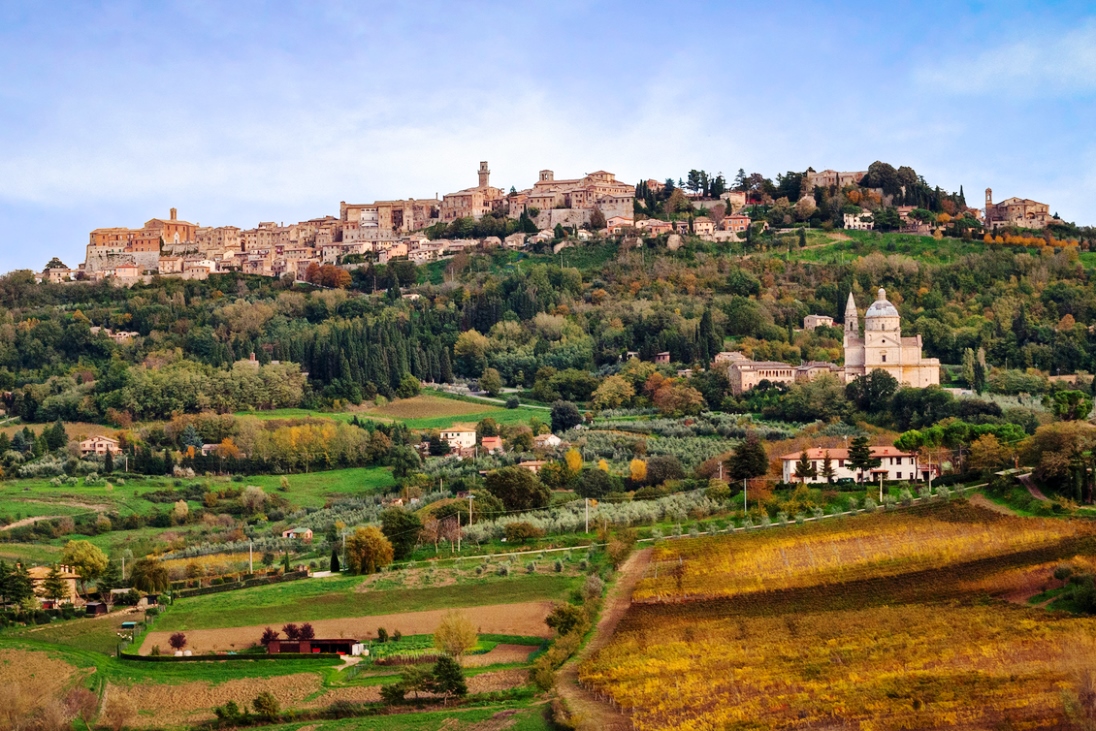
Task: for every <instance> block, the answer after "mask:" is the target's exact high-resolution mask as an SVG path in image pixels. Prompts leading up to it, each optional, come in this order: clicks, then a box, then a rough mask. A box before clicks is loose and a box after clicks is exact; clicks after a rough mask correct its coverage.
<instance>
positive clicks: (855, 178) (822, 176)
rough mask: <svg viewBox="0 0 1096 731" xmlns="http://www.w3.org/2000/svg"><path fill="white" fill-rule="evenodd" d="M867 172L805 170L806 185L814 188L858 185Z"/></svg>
mask: <svg viewBox="0 0 1096 731" xmlns="http://www.w3.org/2000/svg"><path fill="white" fill-rule="evenodd" d="M867 174H868V171H867V170H859V171H854V172H844V173H839V172H837V171H836V170H822V171H821V172H817V173H816V172H813V171H807V185H808V186H810V188H811V189H812V190H813V189H814V188H829V187H831V186H837V187H838V188H844V187H845V186H846V185H860V181H861V180H863V179H864V176H865V175H867Z"/></svg>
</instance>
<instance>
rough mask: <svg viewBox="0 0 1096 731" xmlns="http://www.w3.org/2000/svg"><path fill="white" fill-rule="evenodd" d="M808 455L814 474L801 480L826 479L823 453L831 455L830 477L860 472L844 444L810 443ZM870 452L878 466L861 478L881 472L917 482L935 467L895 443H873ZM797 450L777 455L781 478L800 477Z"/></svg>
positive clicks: (873, 477)
mask: <svg viewBox="0 0 1096 731" xmlns="http://www.w3.org/2000/svg"><path fill="white" fill-rule="evenodd" d="M804 453H805V454H806V455H807V459H809V460H810V461H811V464H812V465H813V466H814V469H815V472H816V476H815V477H810V478H807V479H806V480H804V482H809V483H818V482H826V481H827V480H826V478H825V477H823V476H822V474H821V473H822V467H823V465H824V464H825V462H826V457H827V456H828V457H829V459H830V466H831V467H833V479H834V480H840V479H843V478H844V479H854V480H859V479H860V473H859V472H857V471H856V470H854V469H853V468H852V467H850V466H849V450H847V449H844V448H835V449H824V448H822V447H813V448H811V449H808V450H805V452H804ZM871 456H872V457H875V458H877V459H879V460H880V464H879V466H878V467H876V468H874V469H872V470H871V472H870V475H869V474H868V473H865V474H864V478H865V479H868V478H869V477H870V479H871V480H873V481H878V480H879V477H880V475H881V476H882V477H883V479H884V480H886V481H890V480H906V481H910V482H916V481H919V480H927V479H928V478H929V472H930V470H934V468H932V467H929V466H927V465H922V464H921V463H920V462H919V461H918V459H917V454H916V453H915V452H903V451H902V450H900V449H898V448H896V447H872V448H871ZM799 457H800V453H799V452H796V453H794V454H785V455H783V456H782V457H781V458H780V461H781V462H783V464H784V469H783V473H782V479H783V480H784V482H799V479H798V478H797V477H796V476H795V465H796V463H797V462H799Z"/></svg>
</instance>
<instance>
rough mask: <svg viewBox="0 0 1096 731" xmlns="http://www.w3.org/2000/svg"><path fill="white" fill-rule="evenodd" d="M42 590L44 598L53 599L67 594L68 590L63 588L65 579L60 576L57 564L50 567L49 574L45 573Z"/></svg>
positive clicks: (56, 599) (55, 599)
mask: <svg viewBox="0 0 1096 731" xmlns="http://www.w3.org/2000/svg"><path fill="white" fill-rule="evenodd" d="M42 590H43V594H44V595H45V597H46V599H52V600H54V601H58V600H60V599H64V598H65V597H66V596H68V591H66V590H65V580H64V579H62V578H61V570H60V569H58V568H57V564H54V565H53V566H52V567H51V568H50V570H49V574H47V575H46V580H45V582H44V583H43V585H42Z"/></svg>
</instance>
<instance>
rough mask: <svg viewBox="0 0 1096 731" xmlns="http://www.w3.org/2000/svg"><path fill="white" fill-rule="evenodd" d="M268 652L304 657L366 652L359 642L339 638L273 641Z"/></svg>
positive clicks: (355, 654) (267, 647) (270, 653)
mask: <svg viewBox="0 0 1096 731" xmlns="http://www.w3.org/2000/svg"><path fill="white" fill-rule="evenodd" d="M266 652H267V654H268V655H280V654H283V653H287V652H288V653H294V654H297V653H299V654H302V655H318V654H320V653H325V654H326V653H330V654H337V655H354V656H357V655H361V654H362V653H363V652H365V645H364V644H362V643H361V642H358V641H357V640H353V639H346V638H342V637H340V638H337V639H320V638H314V639H311V640H282V639H278V640H271V641H270V642H269V643H267V646H266Z"/></svg>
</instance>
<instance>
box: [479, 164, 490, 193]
mask: <svg viewBox="0 0 1096 731" xmlns="http://www.w3.org/2000/svg"><path fill="white" fill-rule="evenodd" d="M490 180H491V171H490V170H488V169H487V161H486V160H484V161H483V162H481V163H480V167H479V187H481V188H486V187H487V186H488V185H490V184H491V183H490Z"/></svg>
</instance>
